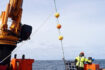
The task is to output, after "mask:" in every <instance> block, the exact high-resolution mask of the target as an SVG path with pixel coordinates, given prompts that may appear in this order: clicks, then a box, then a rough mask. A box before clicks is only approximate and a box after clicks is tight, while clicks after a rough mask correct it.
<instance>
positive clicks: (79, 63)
mask: <svg viewBox="0 0 105 70" xmlns="http://www.w3.org/2000/svg"><path fill="white" fill-rule="evenodd" d="M76 60H77V62H76V66H78V67H83V68H84V62H88V59H86V58H85V57H80V56H78V57H76Z"/></svg>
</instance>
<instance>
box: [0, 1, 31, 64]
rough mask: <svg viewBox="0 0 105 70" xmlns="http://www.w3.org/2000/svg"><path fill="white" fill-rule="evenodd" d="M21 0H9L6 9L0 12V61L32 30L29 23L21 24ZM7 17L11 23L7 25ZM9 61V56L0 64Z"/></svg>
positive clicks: (26, 38)
mask: <svg viewBox="0 0 105 70" xmlns="http://www.w3.org/2000/svg"><path fill="white" fill-rule="evenodd" d="M22 4H23V0H9V3H8V4H7V7H6V10H5V11H2V13H1V14H0V22H1V24H0V61H2V60H3V59H4V58H5V57H6V56H8V55H9V54H11V52H12V51H13V50H14V49H15V48H16V47H17V46H16V45H17V43H20V42H22V41H24V40H28V39H29V37H30V34H31V32H32V27H31V26H30V25H26V24H24V25H23V24H22V23H21V17H22V11H23V9H22ZM8 19H11V20H12V22H11V25H10V26H8ZM9 63H10V57H9V58H8V59H6V60H5V61H3V62H2V63H0V64H2V65H6V64H9Z"/></svg>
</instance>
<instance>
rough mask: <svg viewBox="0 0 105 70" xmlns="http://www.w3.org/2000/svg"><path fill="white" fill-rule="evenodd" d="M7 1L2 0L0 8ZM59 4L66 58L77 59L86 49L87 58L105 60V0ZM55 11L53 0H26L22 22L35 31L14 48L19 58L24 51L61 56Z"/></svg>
mask: <svg viewBox="0 0 105 70" xmlns="http://www.w3.org/2000/svg"><path fill="white" fill-rule="evenodd" d="M7 2H8V0H5V1H4V0H0V6H1V8H3V9H0V11H1V10H4V7H6V6H5V5H6V3H7ZM56 4H57V9H58V12H59V13H60V18H59V21H60V23H61V25H62V29H61V32H62V33H61V34H62V35H63V36H64V40H63V46H64V51H65V58H66V59H75V57H76V56H78V54H79V53H80V52H81V51H84V53H85V56H86V57H89V56H91V57H93V58H96V59H104V58H105V56H104V55H105V0H56ZM54 13H55V9H54V2H53V0H24V2H23V16H22V23H23V24H29V25H32V26H33V33H32V35H31V39H30V40H29V41H24V42H22V43H21V44H19V45H18V48H17V49H16V50H15V51H14V53H17V54H18V57H19V58H20V57H21V55H22V54H25V55H26V58H34V59H36V60H56V59H57V60H61V59H62V51H61V45H60V41H59V40H58V36H59V34H58V30H57V28H56V19H55V17H54ZM40 25H42V26H40ZM39 27H40V28H39ZM36 30H37V32H36Z"/></svg>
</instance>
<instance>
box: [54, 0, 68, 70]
mask: <svg viewBox="0 0 105 70" xmlns="http://www.w3.org/2000/svg"><path fill="white" fill-rule="evenodd" d="M54 6H55V11H56V13H57V7H56V0H54ZM56 22H57V24H59V23H60V22H59V19H58V17H57V20H56ZM58 33H59V36H60V35H61V31H60V29H58ZM60 42H61V48H62V57H63V61H64V65H65V70H66V69H67V68H66V62H65V55H64V47H63V43H62V40H61V41H60Z"/></svg>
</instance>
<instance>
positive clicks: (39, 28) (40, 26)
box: [32, 12, 53, 36]
mask: <svg viewBox="0 0 105 70" xmlns="http://www.w3.org/2000/svg"><path fill="white" fill-rule="evenodd" d="M52 13H53V12H51V13H50V14H49V15H48V16H47V18H46V19H45V20H44V21H43V23H42V24H41V25H39V27H38V28H37V29H36V30H35V31H34V32H33V33H34V34H33V35H32V36H34V35H35V34H36V33H37V32H38V31H39V30H41V28H42V27H44V26H45V24H47V21H48V19H49V18H50V17H51V14H52Z"/></svg>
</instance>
